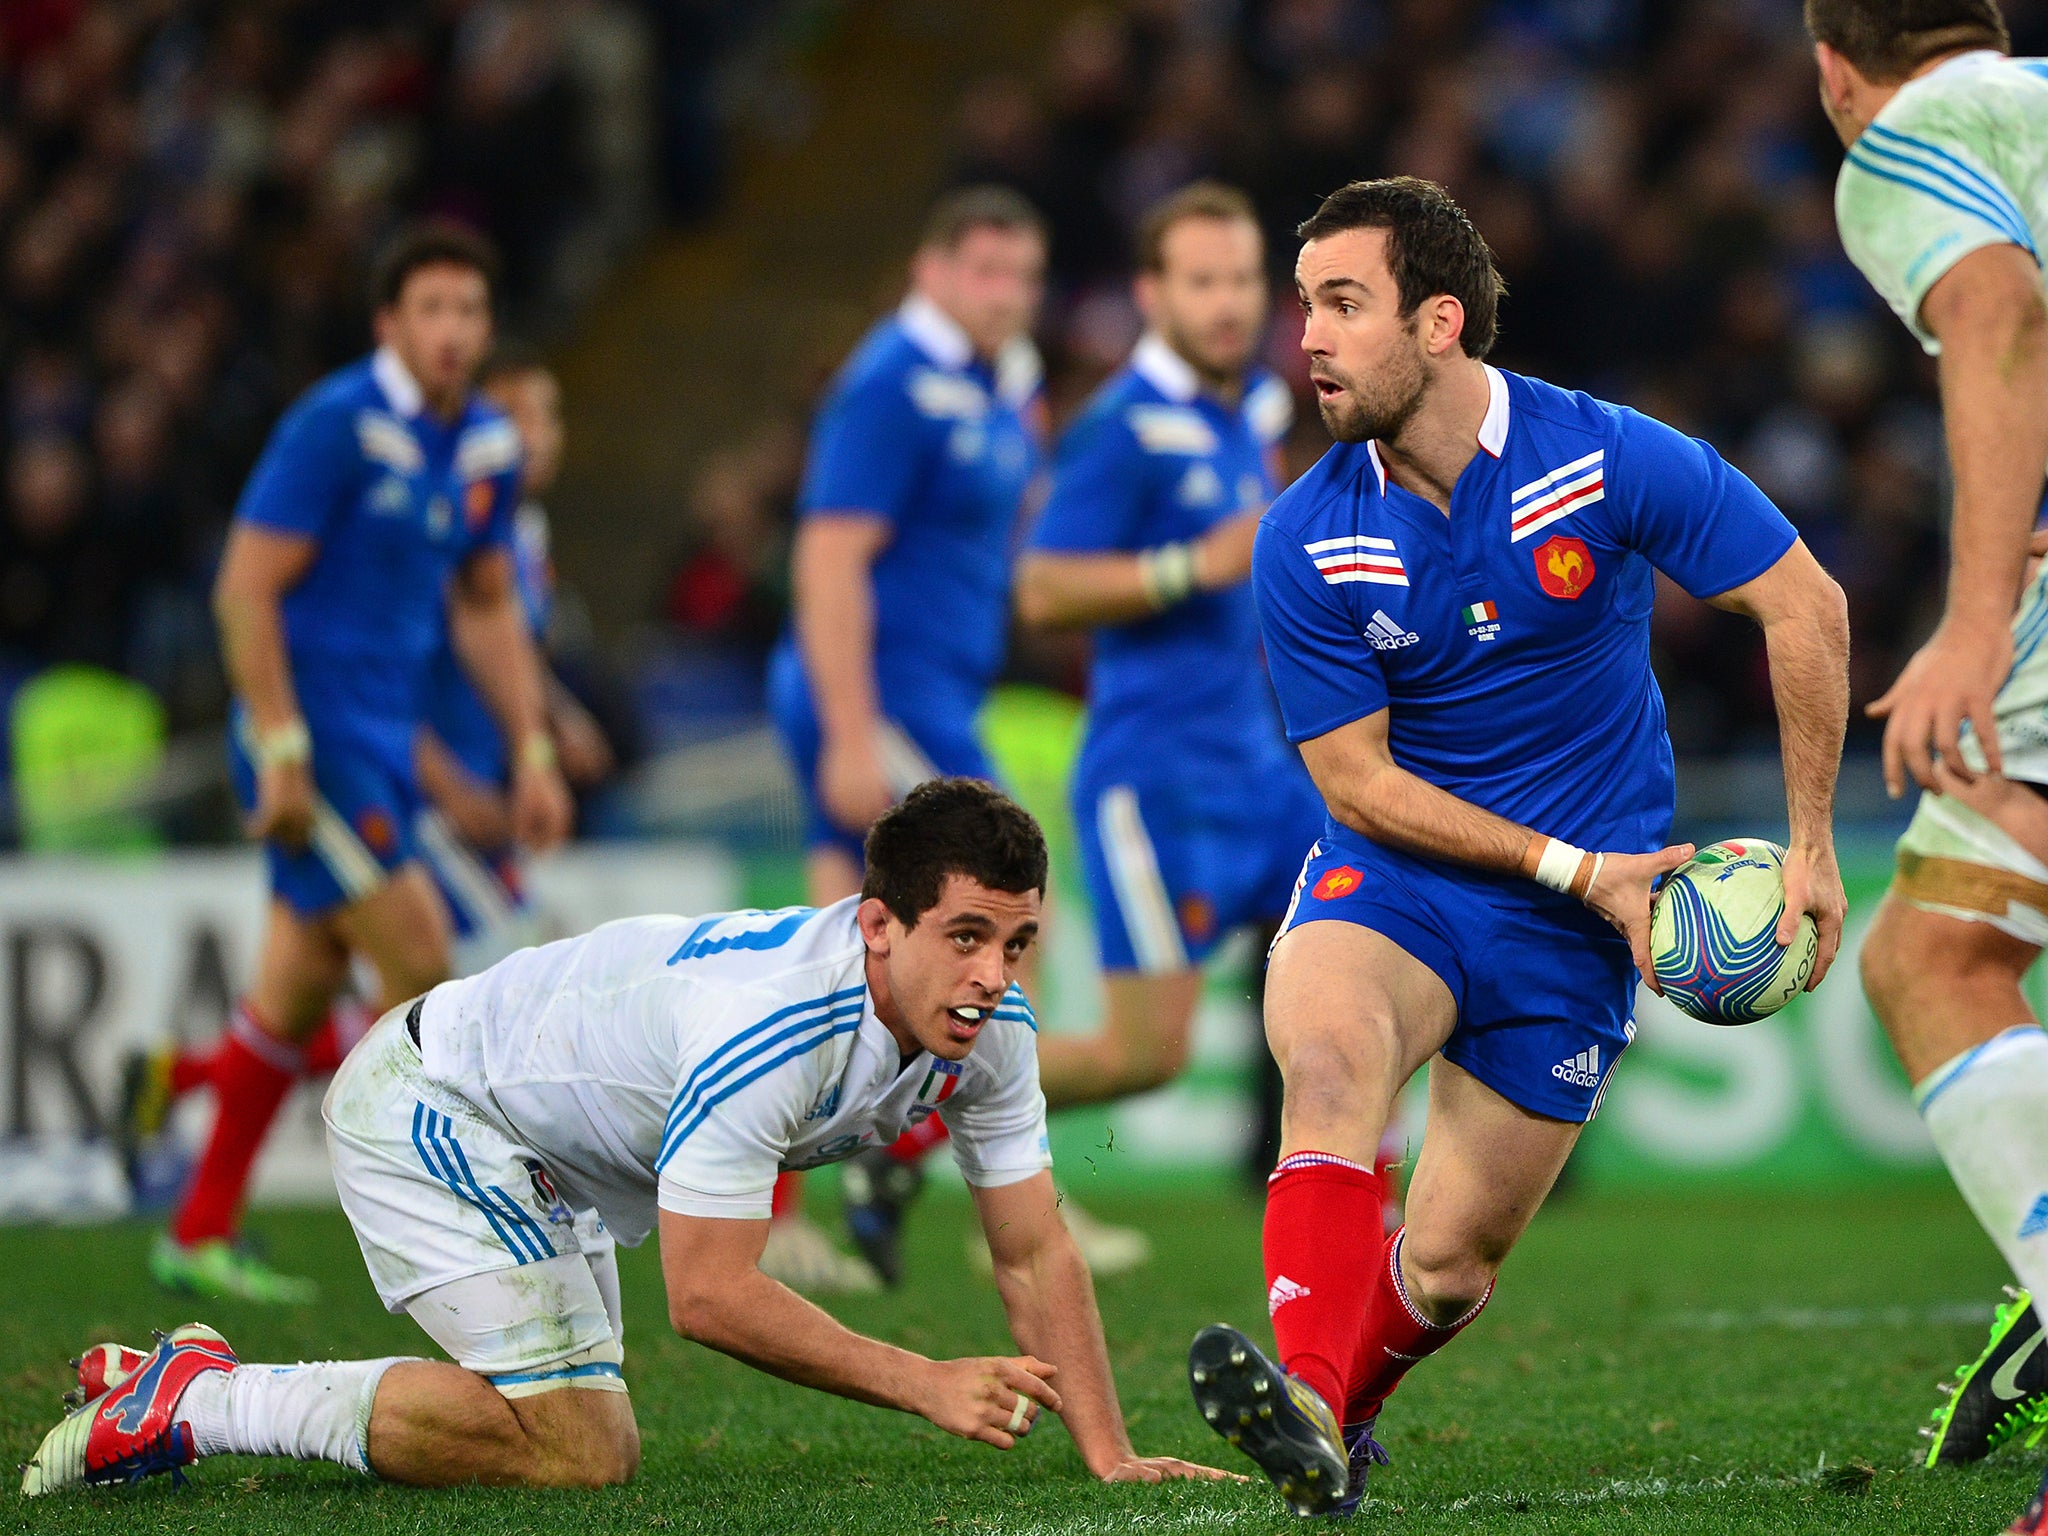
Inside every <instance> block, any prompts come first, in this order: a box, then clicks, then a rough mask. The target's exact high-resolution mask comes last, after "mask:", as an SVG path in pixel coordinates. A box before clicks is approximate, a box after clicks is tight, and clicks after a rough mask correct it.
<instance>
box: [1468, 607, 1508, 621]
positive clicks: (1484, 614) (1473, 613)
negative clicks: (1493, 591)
mask: <svg viewBox="0 0 2048 1536" xmlns="http://www.w3.org/2000/svg"><path fill="white" fill-rule="evenodd" d="M1499 617H1500V610H1499V609H1498V608H1496V607H1494V606H1493V604H1491V603H1471V604H1468V605H1467V606H1466V608H1465V622H1466V623H1467V624H1491V623H1492V622H1493V621H1494V620H1495V619H1497V618H1499Z"/></svg>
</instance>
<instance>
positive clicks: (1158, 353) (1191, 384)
mask: <svg viewBox="0 0 2048 1536" xmlns="http://www.w3.org/2000/svg"><path fill="white" fill-rule="evenodd" d="M1131 372H1133V373H1135V374H1136V375H1137V376H1138V377H1139V378H1141V379H1143V380H1144V381H1145V382H1146V383H1147V384H1150V385H1151V386H1152V387H1153V388H1154V389H1156V390H1158V391H1159V393H1161V394H1162V395H1164V396H1166V398H1167V399H1169V400H1171V401H1173V402H1175V403H1176V404H1178V405H1186V404H1187V403H1188V402H1189V401H1190V400H1193V399H1194V398H1195V396H1196V395H1198V394H1200V393H1201V391H1202V380H1201V377H1200V375H1198V374H1197V373H1196V372H1195V369H1194V365H1193V364H1192V363H1190V362H1189V361H1188V360H1187V359H1186V358H1184V357H1182V356H1181V355H1180V354H1179V353H1178V352H1176V351H1174V350H1173V348H1172V347H1171V346H1169V345H1168V344H1167V341H1166V338H1165V337H1164V336H1162V335H1160V334H1159V333H1158V332H1157V331H1147V332H1146V333H1145V334H1144V335H1143V336H1142V337H1140V338H1139V340H1138V344H1137V345H1136V346H1135V347H1133V348H1132V349H1131Z"/></svg>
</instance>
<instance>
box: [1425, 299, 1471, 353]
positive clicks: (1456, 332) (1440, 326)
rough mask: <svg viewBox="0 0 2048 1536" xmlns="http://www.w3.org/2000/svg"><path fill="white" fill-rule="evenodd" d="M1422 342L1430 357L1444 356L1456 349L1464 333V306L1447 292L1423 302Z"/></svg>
mask: <svg viewBox="0 0 2048 1536" xmlns="http://www.w3.org/2000/svg"><path fill="white" fill-rule="evenodd" d="M1422 312H1423V315H1424V317H1425V320H1426V323H1425V325H1424V326H1423V336H1422V344H1423V346H1424V347H1425V348H1426V349H1427V350H1428V352H1429V355H1430V356H1431V357H1445V356H1448V355H1449V354H1450V353H1451V352H1452V351H1454V350H1456V348H1457V346H1458V343H1459V341H1460V339H1461V338H1462V337H1463V336H1464V334H1465V306H1464V305H1463V304H1462V303H1460V302H1459V301H1458V300H1457V299H1456V298H1454V297H1453V296H1452V295H1450V294H1448V293H1440V294H1438V295H1436V297H1434V298H1432V299H1427V300H1425V301H1424V302H1423V306H1422Z"/></svg>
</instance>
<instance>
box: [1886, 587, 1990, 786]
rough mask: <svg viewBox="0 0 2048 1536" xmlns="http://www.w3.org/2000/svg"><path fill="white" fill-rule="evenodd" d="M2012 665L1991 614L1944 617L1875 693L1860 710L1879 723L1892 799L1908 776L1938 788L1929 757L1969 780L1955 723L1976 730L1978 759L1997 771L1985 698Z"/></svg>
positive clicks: (1972, 778)
mask: <svg viewBox="0 0 2048 1536" xmlns="http://www.w3.org/2000/svg"><path fill="white" fill-rule="evenodd" d="M2011 668H2012V630H2011V628H2010V627H2009V626H2008V625H2005V624H2000V623H1996V622H1994V621H1990V620H1984V621H1979V622H1967V621H1958V620H1956V619H1953V618H1948V619H1943V620H1942V621H1941V624H1940V626H1939V627H1938V628H1937V629H1936V630H1935V631H1934V633H1933V634H1932V635H1931V636H1929V637H1928V640H1927V643H1926V644H1925V645H1923V646H1921V647H1920V649H1919V650H1918V651H1916V652H1915V653H1914V655H1913V659H1912V660H1911V661H1909V662H1907V663H1906V670H1905V671H1903V672H1901V673H1900V674H1899V680H1898V681H1897V682H1895V683H1893V684H1892V685H1891V688H1890V689H1889V690H1888V691H1887V692H1886V693H1885V695H1884V697H1883V698H1881V699H1876V700H1873V701H1872V702H1871V704H1870V705H1869V707H1868V709H1867V710H1866V711H1865V712H1866V713H1867V714H1868V715H1869V716H1870V717H1871V718H1872V719H1873V720H1882V721H1884V787H1885V789H1886V790H1888V791H1889V792H1890V794H1891V797H1892V798H1893V799H1894V800H1896V799H1898V798H1899V796H1901V795H1903V794H1904V793H1905V792H1906V779H1907V777H1908V776H1909V775H1910V776H1911V777H1912V778H1913V779H1914V780H1915V781H1916V782H1917V783H1918V784H1919V785H1920V787H1921V788H1922V789H1931V790H1933V791H1934V792H1935V793H1936V794H1939V793H1941V784H1940V783H1939V781H1938V780H1937V778H1936V775H1935V772H1934V762H1935V758H1936V757H1937V756H1938V757H1939V758H1940V759H1941V762H1942V765H1943V766H1944V767H1946V768H1947V769H1948V771H1949V772H1950V773H1952V774H1953V775H1955V777H1956V778H1957V779H1959V780H1960V781H1961V782H1963V783H1965V784H1974V783H1975V782H1976V781H1977V774H1976V772H1975V770H1973V769H1972V768H1971V767H1970V765H1969V764H1968V763H1967V762H1965V761H1964V760H1963V749H1962V725H1963V722H1964V721H1965V720H1967V721H1969V722H1970V725H1971V728H1972V729H1974V730H1975V731H1976V733H1977V744H1978V745H1979V746H1981V747H1982V748H1983V749H1984V760H1985V762H1986V764H1987V765H1988V766H1989V768H1990V771H1991V772H1993V773H2003V772H2004V771H2005V763H2004V760H2003V758H2002V757H2001V755H2000V753H1999V750H1998V718H1997V715H1996V713H1995V711H1994V710H1993V707H1992V701H1993V700H1994V699H1996V698H1997V697H1998V690H1999V689H2000V688H2002V687H2004V686H2005V675H2006V673H2007V672H2008V671H2010V670H2011Z"/></svg>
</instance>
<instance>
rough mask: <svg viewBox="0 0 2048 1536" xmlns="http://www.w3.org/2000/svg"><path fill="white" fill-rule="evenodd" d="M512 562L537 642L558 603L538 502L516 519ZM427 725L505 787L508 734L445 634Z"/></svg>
mask: <svg viewBox="0 0 2048 1536" xmlns="http://www.w3.org/2000/svg"><path fill="white" fill-rule="evenodd" d="M512 562H513V568H514V571H515V573H516V574H517V576H518V580H519V602H520V606H521V608H522V609H523V610H524V612H525V614H526V622H527V625H528V627H529V628H530V629H531V630H532V631H533V634H534V636H535V638H536V640H538V638H539V637H540V635H541V634H542V633H543V632H544V631H545V630H546V628H547V622H548V610H549V608H550V606H551V605H552V604H553V601H554V585H555V582H554V567H553V563H552V560H551V558H550V556H549V553H548V518H547V513H546V512H545V511H543V510H542V509H541V507H540V505H539V504H538V503H537V502H527V503H525V504H524V505H522V506H521V507H520V509H519V511H518V512H517V513H516V514H514V516H513V519H512ZM426 699H427V702H426V723H427V726H428V728H429V729H431V730H432V731H433V733H434V734H435V735H436V736H438V737H439V738H440V739H441V742H442V745H444V746H446V747H447V748H448V750H449V751H450V752H451V753H452V754H454V757H455V760H456V761H457V762H459V763H461V764H462V766H463V767H465V768H467V769H468V770H469V771H470V772H471V773H472V774H474V775H476V777H477V778H479V779H481V780H483V781H484V782H485V783H486V784H503V783H505V782H507V780H508V779H509V777H510V773H511V760H510V756H509V754H508V753H507V752H506V750H505V737H504V733H503V732H502V731H500V730H499V729H498V720H497V717H496V716H495V715H493V714H492V713H491V711H490V707H489V706H488V705H486V704H485V703H484V700H483V695H482V694H480V693H478V692H477V687H476V684H475V683H473V682H471V681H470V677H469V673H468V672H467V671H465V670H464V669H463V665H462V661H461V658H460V657H458V656H457V655H456V654H455V646H454V642H453V639H452V637H449V636H447V635H444V636H443V638H442V641H441V644H440V646H439V647H438V648H437V649H436V650H435V652H434V659H433V662H432V664H431V668H430V671H429V673H428V678H427V695H426Z"/></svg>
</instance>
